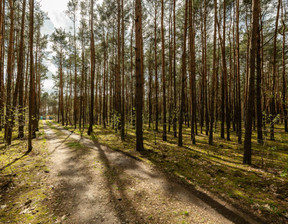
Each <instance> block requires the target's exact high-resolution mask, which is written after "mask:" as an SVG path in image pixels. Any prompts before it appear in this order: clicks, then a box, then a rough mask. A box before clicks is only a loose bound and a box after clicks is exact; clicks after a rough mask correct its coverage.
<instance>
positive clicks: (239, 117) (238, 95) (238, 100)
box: [236, 0, 242, 144]
mask: <svg viewBox="0 0 288 224" xmlns="http://www.w3.org/2000/svg"><path fill="white" fill-rule="evenodd" d="M236 74H237V75H236V76H237V81H236V82H237V84H236V89H237V93H236V104H237V107H236V108H237V112H236V113H237V136H238V144H242V106H241V86H240V85H241V84H240V44H239V0H236Z"/></svg>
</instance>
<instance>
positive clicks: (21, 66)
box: [17, 0, 26, 139]
mask: <svg viewBox="0 0 288 224" xmlns="http://www.w3.org/2000/svg"><path fill="white" fill-rule="evenodd" d="M25 16H26V0H23V6H22V21H21V37H20V46H19V62H18V71H17V72H18V74H19V99H18V100H19V117H18V119H19V128H18V138H20V139H22V138H24V125H25V120H24V102H23V101H24V99H23V96H24V92H23V90H24V60H25V58H24V53H25V50H24V29H25Z"/></svg>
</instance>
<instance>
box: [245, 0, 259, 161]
mask: <svg viewBox="0 0 288 224" xmlns="http://www.w3.org/2000/svg"><path fill="white" fill-rule="evenodd" d="M259 14H260V9H259V0H253V1H252V32H251V44H250V69H249V70H250V75H249V82H248V86H247V88H248V102H247V105H246V111H245V112H246V122H245V141H244V157H243V163H244V164H249V165H250V164H251V157H252V149H251V136H252V119H253V111H254V99H255V94H254V92H255V91H254V85H255V56H256V49H257V38H258V35H257V32H258V31H259Z"/></svg>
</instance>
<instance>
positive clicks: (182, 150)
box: [66, 125, 288, 218]
mask: <svg viewBox="0 0 288 224" xmlns="http://www.w3.org/2000/svg"><path fill="white" fill-rule="evenodd" d="M218 127H219V125H218ZM126 128H127V127H126ZM66 129H68V130H74V128H73V127H71V126H67V127H66ZM218 129H219V128H218ZM283 130H284V128H283V127H282V126H280V125H276V127H275V141H270V140H269V139H268V137H266V136H264V137H265V140H264V145H261V144H258V143H257V141H256V132H253V141H252V148H253V156H252V163H253V166H247V165H243V164H242V159H243V145H239V144H238V143H237V136H236V134H235V133H234V132H231V141H226V140H224V139H221V138H220V133H219V132H218V130H217V132H216V133H214V144H213V145H212V146H211V145H209V144H208V136H206V135H205V134H201V133H198V135H197V136H196V145H192V144H191V141H190V129H189V128H187V127H185V128H184V130H183V145H184V147H178V146H177V141H178V139H177V138H174V137H173V133H168V136H167V137H168V141H167V142H163V141H162V139H161V136H162V133H161V129H160V130H159V132H155V131H153V130H152V129H149V128H148V127H147V126H145V128H144V147H145V152H144V153H141V154H140V153H139V152H137V151H136V150H135V130H134V129H132V128H127V129H126V137H125V141H121V137H120V133H119V132H118V133H116V132H115V130H113V129H112V128H110V127H108V128H106V129H104V128H103V127H102V126H99V125H95V126H94V134H93V135H92V137H91V136H88V135H87V130H85V131H83V132H82V135H83V136H84V137H88V138H90V139H92V140H93V141H97V142H99V143H101V144H103V145H107V146H109V147H110V148H111V149H114V150H117V151H119V150H120V151H123V152H125V153H126V154H129V155H131V156H133V157H137V158H139V159H141V160H143V161H145V162H147V163H149V164H153V165H154V166H156V167H158V168H160V169H162V170H165V171H167V172H169V173H172V174H174V175H176V176H178V177H179V178H181V179H183V180H185V181H186V182H188V183H189V184H191V185H193V186H195V187H196V188H198V187H201V188H204V189H208V190H209V191H211V192H213V193H215V194H217V195H219V196H221V197H222V198H225V199H226V200H228V201H231V202H236V203H237V204H243V205H246V207H247V208H248V209H250V208H251V207H252V208H253V209H254V210H255V211H256V212H258V213H260V212H261V213H265V214H266V215H268V216H269V215H271V217H275V218H278V217H279V216H283V215H288V214H287V207H288V180H287V179H288V178H287V171H288V147H287V145H288V144H287V143H288V134H287V133H284V131H283ZM74 132H75V133H78V134H80V132H79V130H74ZM203 133H205V130H204V131H203ZM243 133H244V130H243ZM243 136H244V135H243Z"/></svg>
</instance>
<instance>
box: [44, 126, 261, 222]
mask: <svg viewBox="0 0 288 224" xmlns="http://www.w3.org/2000/svg"><path fill="white" fill-rule="evenodd" d="M44 128H45V133H46V138H47V145H48V149H49V152H50V156H51V158H50V178H49V182H50V183H49V184H50V186H51V188H52V192H53V195H52V196H51V197H52V201H54V202H53V203H52V204H51V207H52V209H53V210H54V213H55V214H56V215H57V216H58V217H61V218H59V219H58V220H56V222H59V223H60V222H61V223H69V224H70V223H71V224H72V223H75V224H80V223H85V224H86V223H87V224H88V223H89V224H90V223H107V224H113V223H211V224H212V223H213V224H215V223H221V224H226V223H241V224H242V223H256V222H255V221H253V220H251V219H250V218H248V217H245V218H243V217H244V216H245V215H244V214H241V213H240V212H238V211H237V210H235V209H234V208H232V207H231V206H229V205H227V204H223V203H221V202H219V201H218V200H217V199H215V198H212V197H210V196H207V195H206V194H204V193H203V192H202V193H200V192H197V191H196V190H191V189H187V187H185V186H182V185H181V184H179V183H177V182H176V181H175V180H171V178H168V177H166V175H164V174H163V173H161V172H159V171H157V170H156V169H155V168H153V167H152V166H149V165H148V164H145V163H144V162H140V161H137V160H134V159H132V158H130V157H127V156H126V155H123V154H122V153H119V152H115V151H112V150H110V149H109V148H107V147H105V146H102V145H100V144H95V143H94V142H93V141H91V140H88V139H85V138H81V137H80V136H79V135H77V134H74V133H71V132H69V131H67V130H65V129H62V128H60V127H58V126H56V125H55V126H54V129H51V128H50V127H49V126H48V125H47V124H46V123H45V124H44Z"/></svg>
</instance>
